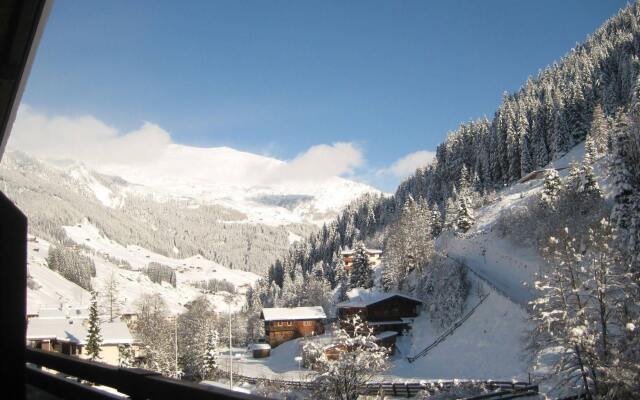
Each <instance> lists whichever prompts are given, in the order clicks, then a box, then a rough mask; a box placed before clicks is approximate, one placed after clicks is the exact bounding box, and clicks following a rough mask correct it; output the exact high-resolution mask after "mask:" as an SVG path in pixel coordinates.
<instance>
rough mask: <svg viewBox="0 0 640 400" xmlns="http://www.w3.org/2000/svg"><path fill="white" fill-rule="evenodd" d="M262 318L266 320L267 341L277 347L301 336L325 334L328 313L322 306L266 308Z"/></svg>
mask: <svg viewBox="0 0 640 400" xmlns="http://www.w3.org/2000/svg"><path fill="white" fill-rule="evenodd" d="M260 318H261V319H263V320H264V331H265V337H266V342H267V343H269V344H270V345H271V347H276V346H278V345H280V344H282V343H284V342H287V341H289V340H292V339H296V338H299V337H305V336H313V335H319V334H323V333H324V321H325V319H326V318H327V315H326V314H325V313H324V310H323V309H322V307H320V306H318V307H293V308H264V309H262V312H261V313H260Z"/></svg>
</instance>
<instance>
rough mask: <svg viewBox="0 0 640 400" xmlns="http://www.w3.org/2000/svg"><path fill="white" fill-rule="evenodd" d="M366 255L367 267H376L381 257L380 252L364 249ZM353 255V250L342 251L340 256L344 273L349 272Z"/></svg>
mask: <svg viewBox="0 0 640 400" xmlns="http://www.w3.org/2000/svg"><path fill="white" fill-rule="evenodd" d="M365 251H366V253H367V257H369V265H371V266H374V265H378V263H379V262H380V259H381V257H382V250H378V249H365ZM354 254H355V250H342V251H341V252H340V255H341V256H342V261H343V262H344V269H345V270H346V271H350V270H351V267H352V266H353V256H354Z"/></svg>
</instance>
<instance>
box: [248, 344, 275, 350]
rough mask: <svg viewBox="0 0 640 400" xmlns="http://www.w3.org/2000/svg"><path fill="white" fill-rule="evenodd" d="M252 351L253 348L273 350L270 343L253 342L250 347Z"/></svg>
mask: <svg viewBox="0 0 640 400" xmlns="http://www.w3.org/2000/svg"><path fill="white" fill-rule="evenodd" d="M249 348H250V349H251V351H253V350H271V345H269V343H252V344H251V346H250V347H249Z"/></svg>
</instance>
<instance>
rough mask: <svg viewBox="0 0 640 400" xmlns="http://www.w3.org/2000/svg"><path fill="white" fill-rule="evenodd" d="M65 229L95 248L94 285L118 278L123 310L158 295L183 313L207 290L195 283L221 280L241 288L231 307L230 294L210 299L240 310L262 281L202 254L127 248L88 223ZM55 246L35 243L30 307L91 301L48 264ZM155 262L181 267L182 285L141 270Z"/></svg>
mask: <svg viewBox="0 0 640 400" xmlns="http://www.w3.org/2000/svg"><path fill="white" fill-rule="evenodd" d="M65 231H66V233H67V235H68V236H69V238H70V239H71V240H73V241H75V242H76V243H79V244H82V245H84V246H87V247H89V248H90V249H92V250H94V252H87V253H86V255H87V256H89V257H91V258H92V259H93V261H94V262H95V265H96V277H95V278H93V279H92V285H93V287H94V288H95V289H97V290H98V291H99V290H101V289H102V288H103V287H104V286H105V285H106V282H108V281H109V280H110V279H111V277H112V276H113V278H114V279H115V281H116V282H117V286H118V298H119V299H120V301H121V308H124V309H125V310H133V309H135V305H136V302H137V300H138V299H139V298H140V297H141V296H142V295H144V294H154V293H158V294H160V295H161V296H162V298H163V299H164V301H165V302H166V303H167V305H168V306H169V309H170V311H171V312H172V313H178V312H182V311H184V305H185V304H186V303H188V302H189V301H191V300H193V299H195V298H196V297H198V296H201V295H202V294H203V291H202V290H201V289H198V288H196V287H195V286H194V284H195V283H197V282H201V281H206V280H208V279H211V278H216V279H219V280H226V281H228V282H230V283H232V284H233V285H234V286H236V288H237V291H238V293H237V294H235V295H234V296H233V300H232V302H231V307H230V306H229V304H228V303H227V299H228V297H229V295H228V293H226V292H219V293H214V294H206V296H207V298H208V299H209V300H210V301H211V303H212V304H213V305H214V306H215V307H216V310H217V311H219V312H223V313H227V312H229V311H231V312H237V311H239V310H240V309H241V308H242V306H243V305H244V301H245V298H244V292H245V290H246V288H247V287H248V286H251V285H253V284H254V283H255V282H256V280H257V279H259V276H258V275H256V274H253V273H251V272H246V271H239V270H232V269H229V268H226V267H223V266H221V265H219V264H217V263H215V262H213V261H210V260H207V259H205V258H203V257H202V256H199V255H198V256H193V257H189V258H185V259H178V258H170V257H166V256H163V255H161V254H157V253H154V252H152V251H149V250H147V249H144V248H142V247H139V246H127V247H124V246H122V245H120V244H119V243H117V242H114V241H112V240H110V239H109V238H107V237H105V236H104V235H102V234H101V233H100V232H99V231H98V229H97V228H95V227H94V226H93V225H91V224H89V223H88V222H86V221H85V222H83V223H82V224H78V225H76V226H72V227H69V226H68V227H65ZM49 246H50V245H49V243H48V242H46V241H45V240H43V239H39V238H32V240H31V241H30V242H29V246H28V263H29V266H28V268H29V274H30V275H31V277H32V278H33V279H34V281H35V282H36V284H37V285H36V288H35V289H29V290H28V308H29V310H30V311H37V310H39V309H41V308H52V307H56V308H57V307H60V306H61V305H64V306H86V305H88V302H89V298H90V295H89V293H88V292H87V291H86V290H84V289H82V288H80V287H79V286H78V285H76V284H74V283H72V282H70V281H68V280H66V279H65V278H63V277H62V276H60V275H59V274H58V273H57V272H54V271H51V270H50V269H49V268H48V267H47V263H46V257H47V253H48V249H49ZM107 256H109V257H114V258H116V259H118V260H122V261H127V262H128V263H129V264H130V265H131V266H132V269H131V270H128V269H124V268H121V267H119V266H117V265H116V264H115V263H114V262H113V261H110V260H109V259H108V258H107ZM152 261H155V262H158V263H161V264H164V265H167V266H169V267H172V268H174V269H175V271H176V278H177V279H176V280H177V287H176V288H174V287H172V286H171V285H169V284H168V283H166V282H163V283H162V284H157V283H153V282H151V280H149V278H148V277H147V276H146V275H145V274H143V273H142V272H141V269H142V268H144V267H146V266H147V265H148V264H149V263H150V262H152Z"/></svg>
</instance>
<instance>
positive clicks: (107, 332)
mask: <svg viewBox="0 0 640 400" xmlns="http://www.w3.org/2000/svg"><path fill="white" fill-rule="evenodd" d="M87 326H88V323H87V320H86V319H80V318H31V319H29V321H28V324H27V345H28V346H30V347H33V348H36V349H41V350H46V351H56V352H58V353H62V354H66V355H70V356H77V357H80V358H89V355H88V354H87V352H86V344H87V335H88V332H87ZM100 335H101V337H102V343H101V344H100V361H102V362H104V363H107V364H111V365H119V363H120V349H121V347H123V346H130V348H131V350H132V353H133V356H134V357H135V356H136V353H137V347H138V346H137V345H136V343H135V341H134V339H133V336H132V335H131V332H130V331H129V328H128V327H127V325H126V324H125V323H124V322H107V323H103V324H100Z"/></svg>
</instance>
